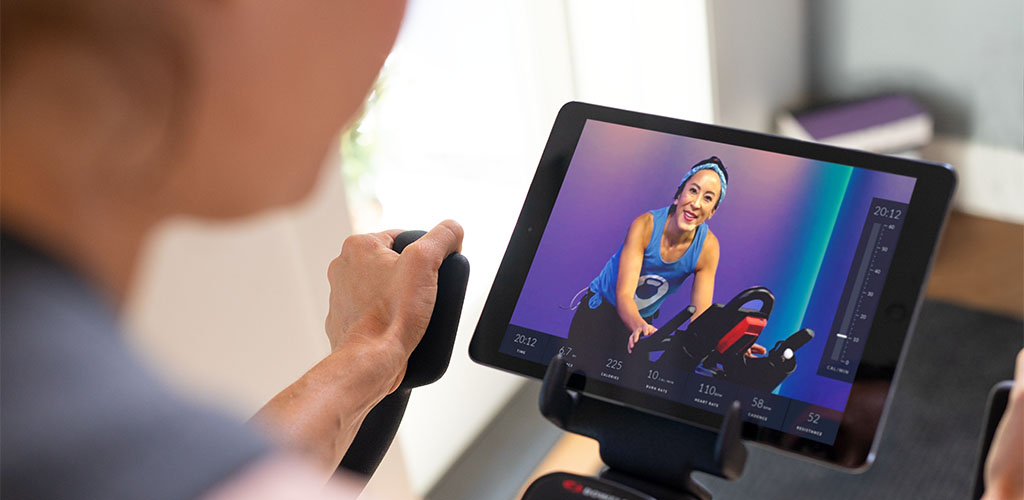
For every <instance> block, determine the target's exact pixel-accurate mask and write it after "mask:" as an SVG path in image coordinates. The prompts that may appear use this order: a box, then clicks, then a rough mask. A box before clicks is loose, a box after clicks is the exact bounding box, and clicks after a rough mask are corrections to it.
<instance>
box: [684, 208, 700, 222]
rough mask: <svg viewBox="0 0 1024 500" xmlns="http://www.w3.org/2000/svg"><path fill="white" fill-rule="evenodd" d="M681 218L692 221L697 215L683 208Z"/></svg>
mask: <svg viewBox="0 0 1024 500" xmlns="http://www.w3.org/2000/svg"><path fill="white" fill-rule="evenodd" d="M683 219H685V220H686V222H693V221H695V220H697V215H696V214H694V213H693V212H691V211H689V210H683Z"/></svg>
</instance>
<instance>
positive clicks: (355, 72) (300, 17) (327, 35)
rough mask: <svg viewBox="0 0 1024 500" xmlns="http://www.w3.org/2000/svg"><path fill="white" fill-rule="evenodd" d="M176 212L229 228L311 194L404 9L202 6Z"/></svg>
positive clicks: (175, 176) (173, 196)
mask: <svg viewBox="0 0 1024 500" xmlns="http://www.w3.org/2000/svg"><path fill="white" fill-rule="evenodd" d="M192 5H199V6H200V7H199V8H198V9H196V10H197V12H191V14H193V15H192V16H191V17H190V21H191V22H190V23H189V24H190V25H191V26H189V27H190V28H191V33H192V36H191V37H190V38H191V39H192V40H191V41H192V44H191V45H192V47H191V48H192V50H191V55H192V59H193V61H192V62H193V63H194V64H193V67H191V68H189V69H190V71H191V73H192V75H191V76H192V79H193V80H194V83H193V85H192V88H189V89H188V90H189V94H188V97H187V99H188V102H187V107H188V111H187V113H186V120H187V123H186V126H185V127H184V128H185V130H186V132H185V133H186V136H185V138H184V140H183V141H181V142H182V145H181V148H179V149H180V154H181V156H180V157H179V158H177V159H175V160H174V161H173V162H171V163H172V164H171V165H169V166H168V176H167V177H166V178H165V179H166V182H164V185H163V186H161V190H162V192H161V193H160V194H161V195H163V196H164V197H165V199H166V200H167V201H168V203H169V204H170V205H173V208H174V210H172V211H179V212H185V213H191V214H195V215H201V216H209V217H232V216H238V215H244V214H248V213H251V212H254V211H258V210H260V209H263V208H267V207H273V206H279V205H284V204H289V203H292V202H294V201H296V200H299V199H302V198H303V197H305V196H306V195H307V194H308V193H309V192H310V191H311V190H312V187H313V186H314V184H315V182H316V180H317V178H318V176H319V173H320V168H321V165H322V162H323V159H324V157H325V155H326V154H327V153H328V151H329V150H330V148H332V147H334V146H335V145H336V144H337V141H336V139H337V135H338V133H339V131H340V130H341V129H342V128H343V127H344V126H345V125H346V124H347V123H348V122H349V121H351V120H352V118H353V117H354V116H355V115H356V113H357V112H358V111H359V109H360V107H361V106H362V103H363V102H364V99H365V97H366V95H367V93H368V91H369V89H370V87H371V86H372V84H373V82H374V80H375V79H376V77H377V74H378V72H379V71H380V68H381V66H382V65H383V64H384V60H385V59H386V58H387V56H388V54H389V52H390V51H391V47H392V45H393V44H394V42H395V38H396V36H397V34H398V29H399V26H400V24H401V19H402V16H403V13H404V9H405V0H334V1H326V2H303V1H298V2H295V1H256V2H212V3H210V2H201V3H198V4H192Z"/></svg>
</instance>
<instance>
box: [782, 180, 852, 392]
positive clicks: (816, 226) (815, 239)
mask: <svg viewBox="0 0 1024 500" xmlns="http://www.w3.org/2000/svg"><path fill="white" fill-rule="evenodd" d="M822 167H824V168H821V169H820V172H821V173H820V177H819V178H818V179H816V182H815V183H814V186H812V189H811V190H809V193H811V197H812V198H813V199H812V200H809V201H810V203H809V204H808V205H809V206H811V207H814V209H813V213H812V214H809V215H808V217H807V219H805V220H804V223H805V231H804V232H803V234H802V236H803V240H804V241H805V242H807V244H806V245H799V246H798V248H800V249H801V251H800V252H798V253H796V254H794V255H793V256H792V257H793V262H794V263H795V265H794V267H793V276H792V278H793V279H792V281H789V283H790V286H788V287H787V288H786V290H784V291H780V292H781V293H776V294H775V296H776V299H777V300H778V301H779V302H782V301H783V300H784V301H785V304H782V303H777V304H776V305H778V306H783V307H781V308H779V309H781V310H776V311H772V322H773V323H775V324H776V325H777V326H778V327H779V328H781V330H776V331H775V335H773V337H778V339H779V340H781V339H784V338H786V337H787V336H789V335H790V334H792V333H793V332H796V331H797V330H799V329H801V328H803V321H804V316H805V314H806V313H807V305H808V304H809V303H810V301H811V293H812V292H813V291H814V284H815V283H816V282H817V280H818V272H819V271H820V270H821V264H822V262H823V261H824V260H825V252H826V251H827V250H828V243H829V241H831V239H832V231H833V229H834V228H835V225H836V220H837V219H838V218H839V209H840V208H841V207H842V205H843V199H844V198H845V197H846V189H847V187H848V186H849V185H850V177H851V175H852V174H853V167H849V166H846V165H837V164H834V163H828V164H825V165H822ZM815 333H816V334H818V333H824V332H815ZM772 343H773V344H774V341H773V342H772ZM765 347H767V348H771V345H768V346H765ZM783 385H785V384H784V383H783V384H781V385H779V386H778V387H776V388H775V390H774V391H772V392H773V393H775V394H779V390H780V389H781V388H782V386H783Z"/></svg>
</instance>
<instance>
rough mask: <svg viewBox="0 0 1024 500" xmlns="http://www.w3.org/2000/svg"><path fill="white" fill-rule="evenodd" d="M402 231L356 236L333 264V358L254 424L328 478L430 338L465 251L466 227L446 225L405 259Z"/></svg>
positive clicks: (289, 389) (329, 325) (413, 246)
mask: <svg viewBox="0 0 1024 500" xmlns="http://www.w3.org/2000/svg"><path fill="white" fill-rule="evenodd" d="M400 232H401V231H397V230H396V231H387V232H383V233H376V234H362V235H354V236H351V237H349V238H348V239H346V240H345V244H344V246H343V247H342V249H341V255H339V256H338V258H336V259H334V261H332V262H331V265H330V267H329V268H328V271H327V278H328V280H329V281H330V283H331V297H330V311H329V312H328V313H327V338H328V339H330V342H331V354H329V355H328V356H327V357H326V358H324V359H323V360H321V361H320V362H319V363H317V364H316V366H314V367H313V368H311V369H310V370H309V371H308V372H306V373H305V374H304V375H303V376H302V377H301V378H299V380H297V381H295V383H293V384H292V385H290V386H288V387H287V388H286V389H285V390H283V391H281V392H280V393H279V394H278V395H277V396H275V397H274V398H273V399H271V400H270V402H268V403H267V404H266V406H264V407H263V408H262V409H261V410H260V411H259V412H258V413H257V414H256V416H255V417H253V420H254V421H255V422H256V423H257V424H259V425H262V426H263V427H265V428H266V429H267V430H269V431H270V433H271V434H272V435H273V436H274V437H276V438H277V440H278V441H279V442H280V444H282V445H283V446H285V447H287V448H289V449H291V450H293V451H296V452H299V453H300V454H301V455H304V456H306V457H308V458H311V459H313V460H314V461H315V463H317V464H318V465H319V467H320V468H321V470H322V472H323V474H324V477H329V476H330V475H331V474H332V473H333V472H334V470H335V469H336V468H337V467H338V462H340V461H341V457H342V456H344V454H345V451H346V450H348V447H349V445H350V444H351V443H352V439H353V438H354V437H355V434H356V431H358V430H359V426H360V425H362V422H363V418H364V417H366V414H367V413H369V411H370V409H372V408H373V407H374V406H375V405H376V404H377V403H378V402H380V400H381V399H383V398H384V396H386V395H387V394H389V393H391V392H394V390H395V389H397V388H398V385H399V384H400V383H401V382H402V377H404V376H405V370H406V366H407V364H408V361H409V355H410V354H411V353H412V351H413V349H415V348H416V345H417V344H418V343H419V341H420V339H421V338H423V332H425V331H426V329H427V323H428V322H429V321H430V314H431V313H432V312H433V310H434V301H435V299H436V297H437V270H438V268H440V267H441V261H443V260H444V258H445V257H447V256H448V255H449V254H451V253H452V252H456V251H458V250H459V249H460V248H461V247H462V227H461V226H459V225H458V224H457V223H455V222H452V221H444V222H442V223H441V224H439V225H438V226H437V227H435V228H434V229H432V230H431V231H430V232H429V233H427V234H425V235H424V236H423V237H421V238H420V239H418V240H416V241H415V242H413V243H411V244H410V245H409V246H407V247H406V248H405V250H403V251H402V254H401V255H399V254H397V253H395V252H394V250H392V246H393V245H394V241H395V236H398V234H399V233H400Z"/></svg>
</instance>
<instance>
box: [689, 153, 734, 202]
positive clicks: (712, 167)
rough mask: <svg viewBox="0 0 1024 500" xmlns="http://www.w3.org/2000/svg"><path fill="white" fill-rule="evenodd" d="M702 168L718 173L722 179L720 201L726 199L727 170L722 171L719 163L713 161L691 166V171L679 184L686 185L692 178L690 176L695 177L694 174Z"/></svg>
mask: <svg viewBox="0 0 1024 500" xmlns="http://www.w3.org/2000/svg"><path fill="white" fill-rule="evenodd" d="M701 170H714V171H715V173H716V174H718V180H720V181H722V194H721V195H720V196H719V197H718V203H722V200H724V199H725V187H726V182H725V172H722V169H721V168H719V166H718V164H717V163H711V162H708V163H701V164H700V165H697V166H695V167H693V168H691V169H690V171H689V172H687V173H686V175H685V176H683V181H682V182H680V183H679V185H680V186H685V185H686V181H688V180H690V177H693V174H696V173H697V172H700V171H701Z"/></svg>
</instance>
